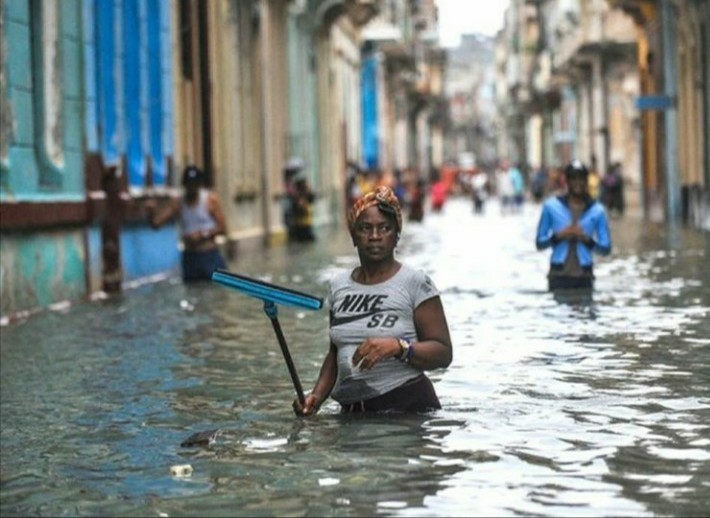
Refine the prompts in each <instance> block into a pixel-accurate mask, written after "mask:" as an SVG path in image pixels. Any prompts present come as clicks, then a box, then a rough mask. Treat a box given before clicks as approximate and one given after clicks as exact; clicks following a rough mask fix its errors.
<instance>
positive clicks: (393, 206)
mask: <svg viewBox="0 0 710 518" xmlns="http://www.w3.org/2000/svg"><path fill="white" fill-rule="evenodd" d="M373 205H377V206H380V207H381V208H383V209H384V210H385V211H391V212H394V214H395V216H396V217H397V232H401V231H402V207H401V206H400V205H399V200H398V199H397V196H395V194H394V192H392V189H390V188H389V187H386V186H384V185H382V186H380V187H378V188H377V189H375V190H374V191H372V192H368V193H367V194H366V195H365V196H363V197H362V198H360V199H359V200H357V201H356V202H355V204H354V205H353V206H352V208H351V209H350V212H349V213H348V225H349V226H350V229H351V230H352V228H353V227H354V226H355V222H356V221H357V218H358V217H360V214H362V213H363V211H365V210H367V209H369V208H370V207H372V206H373Z"/></svg>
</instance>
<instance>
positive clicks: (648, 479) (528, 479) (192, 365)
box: [0, 199, 710, 516]
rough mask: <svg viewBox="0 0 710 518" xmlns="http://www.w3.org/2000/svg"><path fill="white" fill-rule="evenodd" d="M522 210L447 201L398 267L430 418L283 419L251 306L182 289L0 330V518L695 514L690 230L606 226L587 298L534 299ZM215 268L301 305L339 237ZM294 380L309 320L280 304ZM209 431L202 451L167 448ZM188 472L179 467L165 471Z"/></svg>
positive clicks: (308, 383)
mask: <svg viewBox="0 0 710 518" xmlns="http://www.w3.org/2000/svg"><path fill="white" fill-rule="evenodd" d="M538 210H539V209H538V207H537V206H534V205H531V204H528V205H527V206H526V207H525V209H524V212H523V214H516V215H506V216H503V215H501V214H500V211H499V210H498V206H497V204H496V203H495V201H492V202H491V203H489V206H487V207H486V213H485V214H484V215H482V216H476V215H474V214H473V210H472V206H471V204H470V203H469V201H468V200H464V199H454V200H450V201H449V202H448V204H447V205H446V206H445V207H444V211H443V212H442V213H439V214H431V213H429V214H427V215H426V217H425V219H424V221H423V222H422V223H421V224H408V223H406V222H405V226H404V232H403V237H402V240H401V243H400V247H399V252H398V257H399V258H400V259H401V260H402V261H403V262H406V263H408V264H410V265H412V266H415V267H417V268H421V269H423V270H425V271H426V272H428V273H429V274H430V275H431V277H432V278H433V280H434V282H435V283H436V284H437V287H438V288H439V290H440V291H441V293H442V300H443V302H444V308H445V310H446V314H447V318H448V321H449V326H450V328H451V333H452V339H453V343H454V361H453V363H452V365H451V366H450V367H449V368H448V369H446V370H441V371H434V372H433V373H431V378H432V380H433V381H434V384H435V386H436V389H437V392H438V394H439V397H440V399H441V403H442V406H443V409H442V410H440V411H437V412H435V413H432V414H428V415H412V416H405V417H403V416H386V415H380V416H377V415H376V416H340V415H338V405H337V404H335V403H334V402H332V401H329V402H328V403H327V404H326V405H324V406H323V408H322V409H321V412H320V413H319V414H318V415H317V416H315V417H312V418H309V419H298V418H296V417H294V414H293V412H292V410H291V401H292V400H293V398H294V390H293V386H292V384H291V380H290V378H289V375H288V371H287V369H286V365H285V363H284V361H283V358H282V356H281V352H280V350H279V347H278V343H277V341H276V338H275V336H274V333H273V330H272V328H271V324H270V322H269V320H268V318H267V317H266V316H265V314H264V312H263V309H262V307H261V305H260V303H259V302H258V301H256V300H255V299H251V298H247V297H245V296H244V295H242V294H240V293H238V292H236V291H233V290H230V289H228V288H225V287H223V286H219V285H217V284H204V285H200V286H184V285H182V283H181V282H180V280H179V279H178V280H174V281H168V282H162V283H157V284H153V285H147V286H143V287H140V288H136V289H134V290H130V291H127V292H125V293H124V294H123V295H122V296H120V297H117V298H112V299H109V300H105V301H100V302H93V303H83V304H78V305H74V306H72V307H71V308H68V309H66V310H65V311H62V312H59V311H55V312H46V313H42V314H39V315H35V316H33V317H31V318H29V319H28V320H26V321H24V322H19V323H17V324H13V325H10V326H6V327H3V328H2V329H1V332H2V349H1V354H2V356H1V362H0V372H1V377H0V389H1V404H0V411H1V423H2V427H1V434H0V439H1V440H0V445H1V448H2V450H1V452H2V463H1V467H0V514H2V515H3V516H9V515H23V516H59V515H73V516H76V515H82V516H85V515H91V516H107V515H111V516H129V515H130V516H134V515H141V516H220V515H221V516H323V515H329V516H365V515H384V516H473V515H486V516H492V515H495V516H516V515H536V516H609V515H624V516H659V515H665V516H668V515H671V516H700V515H705V514H707V510H708V509H710V496H709V495H710V428H709V427H708V422H710V266H709V264H710V236H709V235H708V234H707V233H706V234H703V233H700V232H697V231H693V230H688V229H685V228H676V229H670V228H669V227H666V226H657V225H651V224H644V223H642V222H640V221H638V220H635V219H633V218H631V217H626V218H624V219H617V220H613V221H612V240H613V250H612V254H611V256H609V257H606V258H602V259H599V258H597V259H596V266H595V273H596V277H597V280H596V291H595V292H594V295H593V299H591V300H590V299H588V298H587V299H585V298H583V297H579V296H577V297H574V296H573V297H569V298H567V299H559V298H558V299H555V298H554V297H553V296H552V295H551V294H549V293H548V292H547V279H546V273H547V267H548V260H549V251H544V252H538V251H536V250H535V244H534V241H535V228H536V225H537V217H538ZM318 232H319V240H318V241H317V242H316V243H315V244H314V245H312V246H309V245H304V246H290V247H288V246H285V247H277V248H274V249H271V250H267V251H264V252H257V253H253V254H251V255H250V256H248V257H247V256H246V254H243V255H242V256H240V257H239V258H238V259H237V260H236V261H235V262H234V263H232V264H231V265H230V268H231V269H232V270H234V271H237V272H241V273H245V274H247V275H254V276H258V277H260V278H263V279H265V280H268V281H271V282H275V283H278V284H283V285H285V286H290V287H292V288H295V289H299V290H302V291H306V292H308V293H311V294H313V295H317V296H320V297H326V296H327V287H326V286H327V281H328V279H330V278H331V277H332V275H333V274H334V273H335V272H337V271H339V270H340V269H342V268H351V267H353V266H355V265H356V261H357V258H356V252H355V249H354V248H353V247H352V243H351V242H350V239H349V237H348V236H347V235H345V233H344V232H342V231H341V232H338V231H337V229H336V230H327V229H318ZM279 317H280V322H281V325H282V327H283V331H284V334H285V336H286V339H287V341H288V343H289V347H290V350H291V354H292V355H293V358H294V362H295V365H296V368H297V369H298V373H299V375H300V378H301V381H302V383H303V385H304V389H305V390H306V391H308V390H310V388H311V387H312V385H313V383H314V381H315V379H316V376H317V374H318V370H319V368H320V364H321V360H322V357H323V355H324V354H325V352H326V350H327V336H328V329H327V327H328V316H327V310H321V311H318V312H309V311H303V310H295V309H291V308H281V309H280V311H279ZM210 428H221V429H222V430H224V434H223V435H222V436H221V437H219V438H218V440H217V442H216V444H214V445H213V446H212V447H211V448H195V449H186V448H181V447H180V442H181V441H182V440H184V439H185V438H187V436H189V435H190V434H192V433H193V432H196V431H201V430H206V429H210ZM177 464H190V465H191V466H192V468H193V470H194V471H193V473H192V475H191V476H189V477H173V476H171V473H170V467H171V466H173V465H177Z"/></svg>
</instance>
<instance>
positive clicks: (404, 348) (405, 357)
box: [397, 338, 412, 362]
mask: <svg viewBox="0 0 710 518" xmlns="http://www.w3.org/2000/svg"><path fill="white" fill-rule="evenodd" d="M397 342H399V347H400V348H401V351H400V353H399V356H397V358H399V359H400V360H402V361H403V362H409V358H410V357H411V356H412V342H410V341H409V340H406V339H404V338H398V339H397Z"/></svg>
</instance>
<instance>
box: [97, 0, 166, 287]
mask: <svg viewBox="0 0 710 518" xmlns="http://www.w3.org/2000/svg"><path fill="white" fill-rule="evenodd" d="M84 11H85V15H86V16H88V17H90V18H91V19H92V20H93V24H92V27H91V30H90V31H89V30H87V31H86V41H85V48H86V49H88V51H87V52H86V60H87V63H86V75H87V85H88V87H87V96H86V99H85V101H86V126H87V134H89V135H92V138H90V139H87V147H88V151H90V152H94V153H100V154H101V157H102V159H103V161H104V163H105V164H107V165H109V164H120V163H121V158H122V157H125V159H126V161H125V163H126V171H124V173H125V174H126V175H127V178H128V185H129V187H130V188H131V189H132V192H138V193H140V191H141V189H143V188H145V187H146V180H147V172H148V167H149V165H150V167H151V171H152V175H153V185H154V186H165V185H166V182H167V176H168V175H167V173H168V170H167V167H168V165H167V164H168V161H167V157H168V156H170V154H171V153H172V150H173V141H174V137H173V134H172V128H173V118H174V115H173V107H172V94H171V89H172V82H171V74H172V69H171V63H172V56H171V55H170V46H169V34H170V25H169V24H170V2H169V1H168V0H84ZM91 145H93V146H94V147H93V148H92V147H90V146H91ZM121 232H122V235H121V263H122V267H123V274H124V280H125V281H132V280H135V279H138V278H140V277H144V276H147V275H153V274H156V273H160V272H174V271H177V270H179V264H180V254H179V251H178V249H177V242H178V230H177V227H176V226H175V225H169V226H168V227H166V228H164V229H161V230H158V231H155V230H153V229H151V228H149V227H147V226H140V225H133V226H124V227H123V228H122V231H121ZM98 251H99V252H100V249H99V250H98ZM95 252H96V250H95V251H94V253H95Z"/></svg>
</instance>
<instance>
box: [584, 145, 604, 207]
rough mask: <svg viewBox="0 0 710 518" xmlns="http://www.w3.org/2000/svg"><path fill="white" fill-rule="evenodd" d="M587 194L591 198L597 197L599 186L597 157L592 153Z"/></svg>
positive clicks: (595, 198) (596, 198)
mask: <svg viewBox="0 0 710 518" xmlns="http://www.w3.org/2000/svg"><path fill="white" fill-rule="evenodd" d="M587 181H588V183H589V196H590V197H591V198H592V199H593V200H598V199H599V194H600V188H601V178H600V177H599V171H598V169H597V157H596V156H594V155H592V160H591V167H590V168H589V178H588V180H587Z"/></svg>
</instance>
